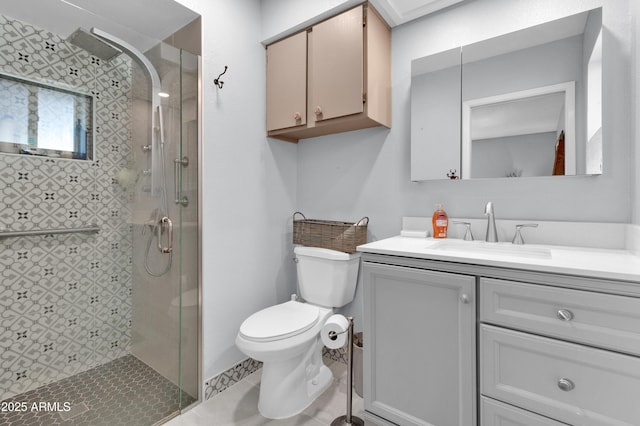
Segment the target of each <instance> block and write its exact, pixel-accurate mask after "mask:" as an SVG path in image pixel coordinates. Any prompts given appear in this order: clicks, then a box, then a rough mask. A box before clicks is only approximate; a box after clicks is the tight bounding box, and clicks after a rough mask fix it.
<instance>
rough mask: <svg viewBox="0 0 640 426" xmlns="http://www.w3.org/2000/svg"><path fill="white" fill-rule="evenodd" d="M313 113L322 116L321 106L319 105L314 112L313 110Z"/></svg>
mask: <svg viewBox="0 0 640 426" xmlns="http://www.w3.org/2000/svg"><path fill="white" fill-rule="evenodd" d="M313 112H314V113H315V114H316V115H320V114H322V108H320V105H318V106H317V107H316V109H314V110H313Z"/></svg>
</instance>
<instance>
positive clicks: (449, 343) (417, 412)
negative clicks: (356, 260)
mask: <svg viewBox="0 0 640 426" xmlns="http://www.w3.org/2000/svg"><path fill="white" fill-rule="evenodd" d="M363 274H364V339H365V344H364V404H365V409H366V410H367V411H369V412H371V413H373V414H375V415H377V416H379V417H382V418H385V419H387V420H389V421H391V422H394V423H396V424H400V425H435V426H454V425H460V426H471V425H475V424H476V408H475V407H476V379H475V346H476V345H475V319H476V316H475V277H471V276H465V275H457V274H450V273H442V272H434V271H426V270H420V269H413V268H406V267H399V266H390V265H380V264H374V263H369V262H365V263H364V266H363Z"/></svg>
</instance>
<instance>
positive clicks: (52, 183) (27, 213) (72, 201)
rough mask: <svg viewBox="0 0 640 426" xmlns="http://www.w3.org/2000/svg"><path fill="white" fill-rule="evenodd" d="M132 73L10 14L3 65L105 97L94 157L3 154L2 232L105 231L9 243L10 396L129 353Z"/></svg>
mask: <svg viewBox="0 0 640 426" xmlns="http://www.w3.org/2000/svg"><path fill="white" fill-rule="evenodd" d="M131 70H132V64H131V60H130V58H128V57H126V56H125V55H120V56H119V57H117V58H115V59H112V60H111V61H109V62H106V61H103V60H101V59H99V58H97V57H94V56H92V55H90V54H89V53H88V52H86V51H84V50H82V49H79V48H77V47H75V46H73V45H71V44H69V43H67V42H66V41H65V40H63V39H62V38H61V37H60V36H58V35H56V34H52V33H49V32H47V31H44V30H41V29H39V28H35V27H33V26H31V25H29V24H26V23H24V22H20V21H16V20H13V19H11V18H9V17H4V16H0V72H3V73H5V74H10V75H14V76H17V77H23V78H27V79H31V80H36V81H39V82H44V83H48V84H51V85H54V86H57V87H62V88H68V89H70V90H76V91H78V92H82V93H87V94H91V95H92V96H94V98H95V100H96V103H95V105H96V107H95V123H94V125H95V151H94V152H95V157H94V161H92V162H91V161H79V160H67V159H57V158H46V157H34V156H20V155H11V154H1V153H0V228H4V229H6V230H27V229H42V228H47V229H50V228H68V227H77V226H83V225H85V224H97V225H98V226H99V227H100V228H101V231H100V233H99V234H97V235H95V234H92V235H87V234H64V235H46V236H31V237H14V238H4V239H0V294H1V296H0V400H2V399H5V398H8V397H10V396H13V395H16V394H19V393H22V392H25V391H28V390H30V389H34V388H36V387H38V386H41V385H43V384H47V383H51V382H53V381H56V380H59V379H62V378H65V377H69V376H71V375H73V374H76V373H79V372H81V371H84V370H87V369H89V368H92V367H95V366H97V365H100V364H103V363H105V362H108V361H111V360H114V359H116V358H119V357H121V356H123V355H125V354H127V353H128V352H129V347H130V341H131V332H130V329H131V317H132V314H131V292H132V282H131V281H132V279H131V276H132V272H131V269H132V265H131V247H132V243H131V231H130V225H129V216H130V208H129V207H128V204H129V198H130V197H131V194H129V193H127V192H125V191H124V190H123V189H122V188H121V187H119V186H118V185H117V181H116V180H115V176H116V173H117V172H118V171H119V170H121V169H122V168H124V167H126V165H127V163H128V161H129V160H128V159H129V157H130V151H131V140H130V139H131V137H130V134H131V129H130V122H131V120H130V118H131V104H132V101H131V74H132V71H131Z"/></svg>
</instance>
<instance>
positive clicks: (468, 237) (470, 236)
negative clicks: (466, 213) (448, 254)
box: [453, 220, 473, 241]
mask: <svg viewBox="0 0 640 426" xmlns="http://www.w3.org/2000/svg"><path fill="white" fill-rule="evenodd" d="M453 223H455V224H457V225H465V226H466V229H465V231H464V237H463V238H462V239H463V240H465V241H473V234H472V233H471V222H462V221H460V220H454V221H453Z"/></svg>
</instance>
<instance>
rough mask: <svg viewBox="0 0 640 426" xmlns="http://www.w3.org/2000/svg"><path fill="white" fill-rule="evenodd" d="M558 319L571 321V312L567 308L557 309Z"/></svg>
mask: <svg viewBox="0 0 640 426" xmlns="http://www.w3.org/2000/svg"><path fill="white" fill-rule="evenodd" d="M558 319H561V320H562V321H571V320H572V319H573V312H571V311H569V310H567V309H560V310H559V311H558Z"/></svg>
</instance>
